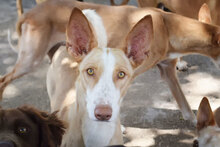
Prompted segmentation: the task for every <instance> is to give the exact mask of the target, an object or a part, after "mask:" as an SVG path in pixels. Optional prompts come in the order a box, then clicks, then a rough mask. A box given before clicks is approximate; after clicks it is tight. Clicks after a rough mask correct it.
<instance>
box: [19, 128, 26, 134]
mask: <svg viewBox="0 0 220 147" xmlns="http://www.w3.org/2000/svg"><path fill="white" fill-rule="evenodd" d="M18 133H19V134H26V133H28V128H26V127H19V128H18Z"/></svg>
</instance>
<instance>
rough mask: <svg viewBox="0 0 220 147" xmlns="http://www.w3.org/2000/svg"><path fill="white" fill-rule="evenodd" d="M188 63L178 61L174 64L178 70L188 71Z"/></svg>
mask: <svg viewBox="0 0 220 147" xmlns="http://www.w3.org/2000/svg"><path fill="white" fill-rule="evenodd" d="M189 67H190V65H189V64H188V63H187V62H186V61H183V60H181V61H178V62H177V64H176V69H177V70H179V71H183V72H184V71H188V69H189Z"/></svg>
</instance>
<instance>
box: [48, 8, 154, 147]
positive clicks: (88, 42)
mask: <svg viewBox="0 0 220 147" xmlns="http://www.w3.org/2000/svg"><path fill="white" fill-rule="evenodd" d="M83 12H84V15H85V16H86V17H87V18H86V17H85V16H84V15H83V14H82V12H81V11H80V10H79V9H77V8H75V9H74V10H73V12H72V14H71V16H70V20H69V23H68V25H67V33H66V36H67V43H66V47H67V50H68V52H69V54H68V53H67V51H66V48H65V47H61V48H60V50H58V51H57V52H56V53H55V56H54V58H53V60H52V64H51V66H50V68H49V71H48V75H47V87H48V93H49V95H50V100H51V108H52V110H60V111H61V113H60V118H62V119H63V120H65V121H66V122H68V123H69V127H68V129H67V133H66V134H65V136H64V139H63V143H62V146H76V147H80V146H88V147H89V146H91V147H93V146H107V145H119V144H123V138H122V133H121V130H120V117H119V111H120V104H121V102H122V98H123V97H124V95H125V94H126V91H127V89H128V86H129V85H130V83H131V81H132V79H133V74H134V70H135V69H136V68H138V67H139V66H140V65H141V63H142V62H143V60H144V59H145V57H146V56H147V54H144V53H147V51H148V50H149V45H150V44H151V41H152V37H153V25H152V17H151V16H150V15H148V16H146V17H144V18H142V19H141V20H140V21H139V22H138V23H137V24H136V25H135V26H134V27H133V29H132V30H131V31H130V32H129V34H128V36H127V37H126V38H127V41H126V44H125V45H126V48H125V49H124V50H122V49H119V48H109V47H107V35H106V31H105V27H104V25H103V23H102V19H101V17H100V16H98V15H97V13H96V12H95V11H93V10H84V11H83ZM87 19H88V20H89V21H88V20H87ZM137 38H138V39H141V40H142V41H141V42H140V41H137ZM74 85H75V86H76V87H75V86H74Z"/></svg>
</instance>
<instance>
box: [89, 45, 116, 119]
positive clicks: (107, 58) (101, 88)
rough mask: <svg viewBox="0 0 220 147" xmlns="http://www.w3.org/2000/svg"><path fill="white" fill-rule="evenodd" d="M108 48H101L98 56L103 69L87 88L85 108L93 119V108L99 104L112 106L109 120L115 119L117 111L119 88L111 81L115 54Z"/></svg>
mask: <svg viewBox="0 0 220 147" xmlns="http://www.w3.org/2000/svg"><path fill="white" fill-rule="evenodd" d="M108 50H109V49H103V54H102V57H101V58H100V59H101V61H100V62H101V63H103V65H102V67H101V68H103V69H102V73H101V76H100V78H99V80H98V82H97V84H96V85H95V86H94V87H93V88H92V89H87V97H86V102H87V110H88V113H89V117H90V118H91V119H93V120H96V118H95V115H94V110H95V107H96V106H97V105H99V104H107V105H110V106H111V107H112V117H111V119H110V120H109V121H115V120H116V118H117V116H118V113H119V108H120V104H119V99H120V90H119V89H117V88H116V86H115V83H114V81H113V74H114V70H115V56H114V55H113V54H112V53H111V52H110V51H108Z"/></svg>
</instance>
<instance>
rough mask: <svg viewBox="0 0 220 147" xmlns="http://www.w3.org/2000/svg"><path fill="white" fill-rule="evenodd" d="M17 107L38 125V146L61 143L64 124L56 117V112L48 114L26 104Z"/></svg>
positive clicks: (58, 144) (44, 146)
mask: <svg viewBox="0 0 220 147" xmlns="http://www.w3.org/2000/svg"><path fill="white" fill-rule="evenodd" d="M18 109H19V110H20V111H21V112H23V113H24V114H25V115H26V116H27V117H28V118H30V119H31V120H32V121H33V122H34V123H35V124H36V125H37V126H38V128H39V137H40V140H39V147H49V146H50V147H52V146H54V147H56V146H60V145H61V143H62V137H63V134H64V133H65V126H64V123H63V122H62V121H61V120H59V119H58V118H57V116H56V112H54V113H52V114H48V113H46V112H43V111H39V110H37V109H35V108H32V107H27V106H23V107H20V108H18Z"/></svg>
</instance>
